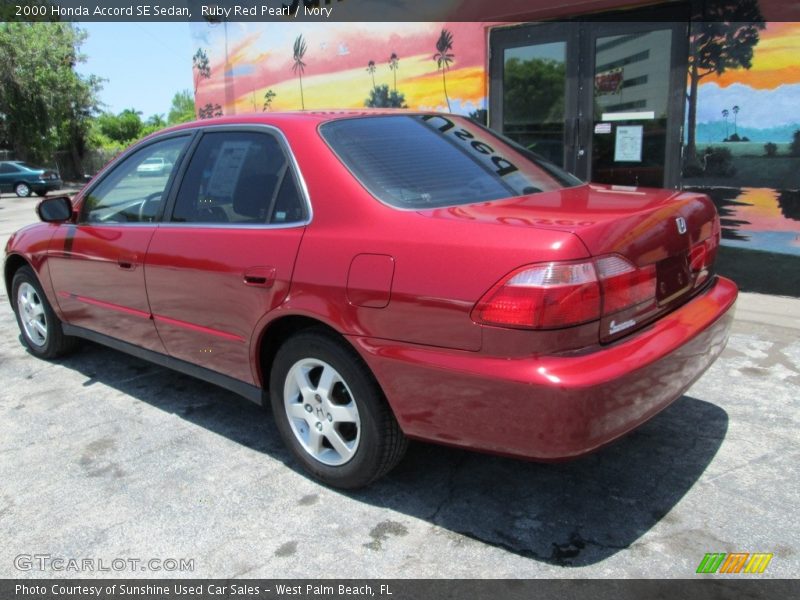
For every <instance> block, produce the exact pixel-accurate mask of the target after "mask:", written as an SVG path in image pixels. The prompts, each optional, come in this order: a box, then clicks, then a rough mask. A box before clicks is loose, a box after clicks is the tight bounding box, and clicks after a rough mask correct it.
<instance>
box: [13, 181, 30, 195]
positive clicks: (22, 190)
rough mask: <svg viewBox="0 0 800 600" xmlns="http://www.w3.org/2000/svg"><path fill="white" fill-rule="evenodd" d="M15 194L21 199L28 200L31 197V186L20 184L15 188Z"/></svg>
mask: <svg viewBox="0 0 800 600" xmlns="http://www.w3.org/2000/svg"><path fill="white" fill-rule="evenodd" d="M14 193H15V194H16V195H17V196H19V197H20V198H27V197H28V196H30V195H31V186H29V185H28V184H27V183H23V182H20V183H18V184H16V185H15V186H14Z"/></svg>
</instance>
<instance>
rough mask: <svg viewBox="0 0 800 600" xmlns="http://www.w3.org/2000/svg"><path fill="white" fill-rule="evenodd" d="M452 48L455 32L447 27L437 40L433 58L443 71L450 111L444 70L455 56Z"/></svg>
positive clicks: (445, 92) (443, 83) (446, 98)
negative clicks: (451, 31)
mask: <svg viewBox="0 0 800 600" xmlns="http://www.w3.org/2000/svg"><path fill="white" fill-rule="evenodd" d="M452 49H453V34H452V33H450V32H449V31H448V30H447V29H442V33H441V34H440V35H439V39H438V40H436V54H434V55H433V60H435V61H436V67H437V68H438V69H439V70H440V71H441V72H442V87H443V88H444V99H445V100H446V101H447V110H448V111H450V98H449V97H448V96H447V80H446V79H445V75H444V72H445V71H446V70H447V69H449V68H450V63H452V62H453V59H454V58H455V54H453V53H452V52H451V50H452Z"/></svg>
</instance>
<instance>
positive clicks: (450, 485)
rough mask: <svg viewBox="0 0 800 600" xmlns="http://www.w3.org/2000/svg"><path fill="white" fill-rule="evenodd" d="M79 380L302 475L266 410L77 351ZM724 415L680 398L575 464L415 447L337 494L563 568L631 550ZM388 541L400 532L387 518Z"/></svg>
mask: <svg viewBox="0 0 800 600" xmlns="http://www.w3.org/2000/svg"><path fill="white" fill-rule="evenodd" d="M61 364H63V365H64V366H66V367H68V368H71V369H75V370H77V371H79V372H81V373H83V374H84V375H86V377H87V380H86V382H84V386H91V385H93V384H95V383H97V382H101V383H103V384H104V385H107V386H110V387H112V388H114V389H117V390H119V391H120V392H123V393H125V394H127V395H129V396H131V398H132V399H133V400H135V401H144V402H147V403H149V404H151V405H152V406H154V407H156V408H159V409H161V410H163V411H167V412H170V413H174V414H176V415H179V416H180V417H182V418H184V419H186V420H187V421H190V422H192V423H194V424H196V425H199V426H201V427H204V428H205V429H207V430H209V431H212V432H214V433H217V434H219V435H222V436H225V437H227V438H229V439H230V440H232V441H234V442H237V443H239V444H242V445H244V446H246V447H248V448H252V449H254V450H256V451H259V452H263V453H266V454H268V455H270V456H271V457H272V458H274V459H276V460H278V461H281V462H283V463H284V464H286V465H287V466H289V467H290V468H292V469H294V470H295V471H297V472H300V469H299V467H297V465H295V464H294V462H293V460H292V459H291V457H290V455H289V453H288V451H286V450H285V449H284V447H283V444H282V442H281V440H280V438H279V436H278V431H277V429H276V428H275V426H274V425H273V423H272V418H271V415H270V414H269V412H268V411H265V410H264V409H262V408H260V407H258V406H256V405H254V404H250V403H248V402H247V401H246V400H243V399H240V398H239V397H238V396H236V395H235V394H232V393H230V392H227V391H225V390H222V389H220V388H217V387H215V386H212V385H209V384H206V383H204V382H201V381H198V380H196V379H192V378H190V377H186V376H183V375H180V374H178V373H174V372H172V371H168V370H166V369H163V368H161V367H158V366H155V365H152V364H150V363H147V362H144V361H142V360H139V359H136V358H133V357H130V356H128V355H126V354H122V353H120V352H117V351H114V350H110V349H106V348H104V347H101V346H97V345H94V344H89V343H86V344H85V345H84V347H83V348H82V349H81V350H80V351H79V352H78V353H77V354H75V355H74V356H71V357H69V358H67V359H65V360H63V361H61ZM727 429H728V415H727V413H726V412H725V411H724V410H722V409H721V408H719V407H718V406H716V405H713V404H710V403H708V402H704V401H702V400H698V399H696V398H692V397H689V396H683V397H681V398H680V399H678V400H677V401H676V402H675V403H674V404H673V405H672V406H670V407H669V408H667V409H666V410H664V411H663V412H662V413H661V414H659V415H658V416H656V417H655V418H654V419H653V420H651V421H650V422H648V423H646V424H645V425H644V426H643V427H641V428H639V429H638V430H636V431H634V432H633V433H631V434H630V435H628V436H627V437H625V438H624V439H622V440H620V441H618V442H617V443H615V444H613V445H611V446H609V447H607V448H605V449H603V450H601V451H600V452H597V453H595V454H593V455H590V456H587V457H584V458H582V459H579V460H576V461H572V462H568V463H556V464H540V463H532V462H525V461H521V460H515V459H509V458H502V457H496V456H489V455H482V454H477V453H472V452H467V451H461V450H456V449H451V448H445V447H441V446H435V445H429V444H422V443H415V444H412V445H411V446H410V447H409V451H408V454H407V455H406V457H405V459H404V460H403V461H402V462H401V463H400V465H399V466H398V467H397V468H396V469H395V470H394V471H393V472H392V473H390V474H389V475H388V476H387V477H385V478H384V479H382V480H380V481H378V482H376V483H374V484H373V485H372V486H371V487H369V488H367V489H365V490H359V491H357V492H350V493H347V494H346V495H347V496H348V497H350V498H352V499H354V500H357V501H360V502H366V503H369V504H372V505H375V506H381V507H386V508H389V509H391V510H392V511H396V512H398V513H402V514H406V515H408V516H410V517H414V518H416V519H422V520H425V521H427V522H429V523H431V524H433V525H436V526H438V527H440V528H442V529H443V530H445V535H452V536H453V539H454V543H459V541H460V540H461V539H462V538H461V537H460V536H467V537H469V538H472V539H474V540H477V541H480V542H482V543H485V544H490V545H492V546H496V547H499V548H502V549H505V550H507V551H509V552H513V553H515V554H518V555H520V556H525V557H529V558H532V559H535V560H539V561H542V562H545V563H550V564H557V565H562V566H585V565H590V564H593V563H596V562H599V561H602V560H604V559H606V558H608V557H609V556H612V555H614V554H615V553H616V552H618V551H619V550H622V549H624V548H627V547H628V546H630V545H631V544H633V543H635V542H636V541H637V540H638V539H639V538H640V537H641V536H642V535H643V534H645V533H646V532H647V531H648V530H649V529H650V528H652V527H653V526H654V525H655V524H656V523H658V522H659V521H660V520H662V519H666V520H669V519H673V518H675V517H673V516H671V515H670V514H669V513H670V511H671V510H672V508H673V507H674V506H675V505H676V504H677V503H678V502H679V501H680V499H681V498H682V497H683V496H684V495H685V494H686V493H687V492H688V491H689V490H690V489H691V488H692V486H693V484H694V483H695V482H696V481H697V480H698V479H699V477H700V476H701V475H702V473H703V472H704V471H705V469H706V467H707V466H708V465H709V463H710V462H711V460H712V459H713V458H714V455H715V454H716V452H717V451H718V449H719V447H720V445H721V444H722V441H723V440H724V438H725V435H726V432H727ZM384 524H385V525H386V528H387V533H388V534H391V533H392V532H393V529H392V528H393V527H397V525H396V524H393V523H392V522H391V521H390V520H389V521H385V522H384Z"/></svg>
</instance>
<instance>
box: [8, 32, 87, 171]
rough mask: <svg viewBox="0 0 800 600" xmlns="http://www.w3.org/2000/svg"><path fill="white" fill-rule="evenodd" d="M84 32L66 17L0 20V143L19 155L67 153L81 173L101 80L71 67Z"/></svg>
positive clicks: (48, 159) (45, 157) (46, 160)
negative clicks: (56, 20)
mask: <svg viewBox="0 0 800 600" xmlns="http://www.w3.org/2000/svg"><path fill="white" fill-rule="evenodd" d="M85 39H86V33H85V32H84V31H82V30H81V29H79V28H77V27H76V26H74V25H72V24H70V23H0V143H1V144H2V145H3V146H5V147H7V148H10V149H12V150H13V151H14V153H15V154H16V156H17V158H19V159H23V160H28V161H31V162H37V163H43V164H53V162H54V158H55V156H54V155H55V153H56V152H57V151H62V152H65V153H67V155H68V156H69V157H70V161H69V163H70V164H68V165H64V166H65V167H66V170H67V171H72V173H69V172H68V173H67V175H76V174H82V173H83V168H82V161H83V159H84V157H85V153H86V151H87V148H88V139H89V133H90V130H91V123H92V117H93V115H94V114H95V113H96V112H97V108H98V106H97V105H98V102H97V93H98V92H99V90H100V87H101V80H100V79H99V78H97V77H94V76H89V77H84V76H81V75H78V73H76V72H75V65H76V64H78V63H79V62H83V61H84V60H85V57H84V56H83V55H82V54H81V53H80V47H81V45H82V43H83V42H84V41H85Z"/></svg>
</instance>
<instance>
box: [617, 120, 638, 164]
mask: <svg viewBox="0 0 800 600" xmlns="http://www.w3.org/2000/svg"><path fill="white" fill-rule="evenodd" d="M642 135H643V128H642V126H641V125H621V126H619V127H617V137H616V139H615V140H614V161H615V162H642Z"/></svg>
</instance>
